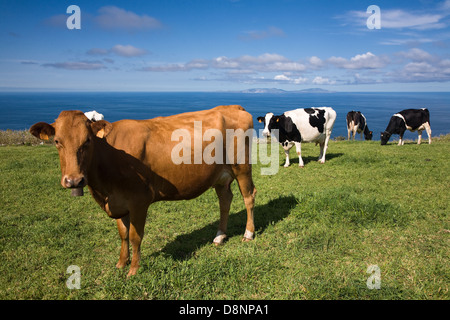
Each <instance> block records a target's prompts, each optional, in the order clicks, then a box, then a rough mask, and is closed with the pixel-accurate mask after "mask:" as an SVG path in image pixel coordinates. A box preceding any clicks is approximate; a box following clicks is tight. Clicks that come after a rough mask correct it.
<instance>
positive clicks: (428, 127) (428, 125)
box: [424, 122, 431, 144]
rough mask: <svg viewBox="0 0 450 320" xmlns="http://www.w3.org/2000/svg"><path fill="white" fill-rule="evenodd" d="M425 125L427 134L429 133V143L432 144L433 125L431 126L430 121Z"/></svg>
mask: <svg viewBox="0 0 450 320" xmlns="http://www.w3.org/2000/svg"><path fill="white" fill-rule="evenodd" d="M424 126H425V130H426V132H427V135H428V144H431V127H430V124H429V123H428V122H426V123H425V124H424Z"/></svg>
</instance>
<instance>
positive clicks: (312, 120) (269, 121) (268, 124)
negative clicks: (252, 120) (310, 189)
mask: <svg viewBox="0 0 450 320" xmlns="http://www.w3.org/2000/svg"><path fill="white" fill-rule="evenodd" d="M335 120H336V112H335V111H334V110H333V109H332V108H329V107H322V108H306V109H296V110H292V111H286V112H285V113H283V114H282V115H280V116H275V115H274V114H273V113H267V114H266V116H265V117H258V121H259V122H261V123H262V122H264V131H263V135H265V136H270V132H271V130H274V129H278V130H279V142H280V144H281V145H282V146H283V149H284V152H285V154H286V163H285V164H284V166H285V167H289V165H290V162H289V150H290V149H291V148H292V147H293V146H294V144H295V148H296V149H297V155H298V165H299V167H302V168H303V167H304V166H305V164H304V163H303V159H302V156H301V143H302V142H315V143H316V144H317V143H319V144H320V155H319V160H318V161H319V162H320V163H325V154H326V152H327V148H328V141H329V140H330V136H331V130H332V129H333V126H334V122H335Z"/></svg>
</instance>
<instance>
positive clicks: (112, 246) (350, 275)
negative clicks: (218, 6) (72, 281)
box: [0, 135, 450, 300]
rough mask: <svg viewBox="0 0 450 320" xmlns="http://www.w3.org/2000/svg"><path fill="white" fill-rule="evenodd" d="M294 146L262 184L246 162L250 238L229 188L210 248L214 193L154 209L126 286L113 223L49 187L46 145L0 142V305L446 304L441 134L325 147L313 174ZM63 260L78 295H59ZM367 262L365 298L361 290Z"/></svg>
mask: <svg viewBox="0 0 450 320" xmlns="http://www.w3.org/2000/svg"><path fill="white" fill-rule="evenodd" d="M294 150H295V148H294ZM294 150H291V166H290V167H289V168H283V167H282V165H283V164H284V159H285V157H284V152H283V150H282V149H281V148H280V149H279V152H280V157H279V159H280V168H279V172H278V174H276V175H272V176H262V175H260V168H261V165H260V164H259V163H257V164H254V166H253V169H254V171H253V179H254V183H255V185H256V188H257V190H258V193H257V197H256V207H255V225H256V235H255V240H254V241H252V242H249V243H243V242H241V238H242V235H243V233H244V230H245V220H246V213H245V206H244V203H243V199H242V197H241V195H240V193H239V190H238V188H237V185H236V182H234V183H233V193H234V199H233V203H232V206H231V210H230V219H229V226H228V232H227V235H228V237H229V238H228V241H227V242H226V243H225V244H224V245H222V246H219V247H216V246H214V245H213V244H212V240H213V238H214V236H215V234H216V231H217V226H218V221H219V203H218V200H217V196H216V194H215V192H214V190H212V189H211V190H209V191H207V192H206V193H205V194H203V195H202V196H200V197H199V198H197V199H194V200H191V201H178V202H160V203H155V204H153V205H151V206H150V209H149V213H148V217H147V222H146V228H145V237H144V240H143V243H142V256H141V268H140V269H139V272H138V274H137V275H136V276H135V277H132V278H129V279H127V278H126V274H127V271H128V269H127V268H126V270H125V271H122V270H117V269H116V268H115V264H116V262H117V260H118V257H119V250H120V240H119V236H118V232H117V228H116V223H115V221H114V220H112V219H110V218H109V217H108V216H107V215H106V213H104V212H103V211H102V210H101V209H100V208H99V206H98V205H97V204H96V203H95V202H94V200H93V198H92V197H91V196H90V194H89V193H88V192H85V196H84V197H76V198H75V197H71V196H70V191H69V190H65V189H63V188H62V187H61V186H60V184H59V181H60V170H59V159H58V155H57V151H56V148H55V147H53V146H50V145H42V146H3V147H0V251H1V257H2V259H1V260H0V274H1V277H0V299H291V300H295V299H444V300H446V299H449V293H448V285H449V283H450V279H449V278H450V277H449V276H450V272H449V269H450V268H449V236H450V226H449V204H450V195H449V187H450V164H449V155H450V135H447V136H444V137H440V138H434V141H433V143H432V144H431V145H428V144H427V143H423V144H422V145H416V144H415V143H413V142H406V143H405V145H404V146H401V147H399V146H397V145H396V142H393V141H391V142H390V143H389V144H388V145H387V146H380V142H379V141H369V142H361V141H355V142H353V141H330V144H329V148H328V153H327V162H326V163H325V164H324V165H321V164H319V163H317V162H316V160H317V157H318V155H319V147H315V146H314V145H313V144H303V146H302V156H303V159H304V161H305V168H303V169H300V168H298V158H297V156H296V154H295V152H294ZM86 190H87V188H86V189H85V191H86ZM70 265H77V266H79V267H80V272H81V278H80V279H81V282H80V285H81V288H80V289H72V290H70V289H68V288H67V286H66V281H67V279H68V278H69V276H70V274H67V273H66V269H67V268H68V267H69V266H70ZM370 265H377V266H378V267H379V269H380V277H381V288H380V289H378V290H377V289H372V290H370V289H369V288H368V287H367V284H366V282H367V279H368V278H369V277H370V276H371V275H370V274H368V273H366V271H367V269H368V267H369V266H370Z"/></svg>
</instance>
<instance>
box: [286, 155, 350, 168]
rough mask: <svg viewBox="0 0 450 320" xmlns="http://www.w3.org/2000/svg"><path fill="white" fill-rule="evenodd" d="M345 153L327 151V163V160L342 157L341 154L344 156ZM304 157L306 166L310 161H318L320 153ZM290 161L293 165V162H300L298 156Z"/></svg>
mask: <svg viewBox="0 0 450 320" xmlns="http://www.w3.org/2000/svg"><path fill="white" fill-rule="evenodd" d="M343 155H344V154H343V153H327V154H326V155H325V163H326V162H327V161H330V160H331V159H334V158H339V157H341V156H343ZM302 159H303V163H304V164H305V166H306V165H307V164H308V163H309V162H317V161H318V159H319V153H317V156H307V157H302ZM289 161H290V163H291V165H292V164H293V163H296V164H298V163H299V161H298V157H295V158H292V159H291V158H290V159H289ZM284 164H285V162H284V161H283V164H282V165H284Z"/></svg>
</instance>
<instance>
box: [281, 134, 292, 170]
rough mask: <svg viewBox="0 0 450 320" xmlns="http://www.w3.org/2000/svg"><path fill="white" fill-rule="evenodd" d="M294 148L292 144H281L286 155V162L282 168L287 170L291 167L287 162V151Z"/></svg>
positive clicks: (286, 142)
mask: <svg viewBox="0 0 450 320" xmlns="http://www.w3.org/2000/svg"><path fill="white" fill-rule="evenodd" d="M293 146H294V144H293V143H292V142H288V141H285V142H283V149H284V154H285V155H286V162H285V163H284V167H285V168H287V167H289V166H290V165H291V162H290V161H289V150H291V148H292V147H293Z"/></svg>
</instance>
